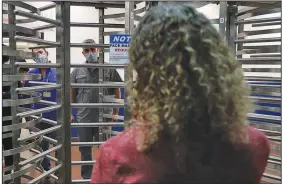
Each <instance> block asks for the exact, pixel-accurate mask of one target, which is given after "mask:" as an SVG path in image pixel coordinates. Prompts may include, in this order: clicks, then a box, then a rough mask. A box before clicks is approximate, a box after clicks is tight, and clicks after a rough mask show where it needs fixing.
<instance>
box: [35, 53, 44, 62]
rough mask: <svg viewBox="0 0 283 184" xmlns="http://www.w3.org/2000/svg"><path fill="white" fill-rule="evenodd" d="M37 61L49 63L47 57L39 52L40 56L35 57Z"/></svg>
mask: <svg viewBox="0 0 283 184" xmlns="http://www.w3.org/2000/svg"><path fill="white" fill-rule="evenodd" d="M35 62H36V63H47V57H46V56H45V55H43V54H38V56H37V57H36V59H35Z"/></svg>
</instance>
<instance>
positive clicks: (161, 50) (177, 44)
mask: <svg viewBox="0 0 283 184" xmlns="http://www.w3.org/2000/svg"><path fill="white" fill-rule="evenodd" d="M129 55H130V65H129V74H130V76H129V78H130V80H129V81H128V83H127V90H128V92H129V101H130V102H131V103H132V104H133V107H132V113H133V114H138V115H139V120H138V121H136V119H135V118H132V120H131V121H130V122H129V123H130V124H133V123H134V124H136V125H137V126H140V127H141V128H143V130H144V131H143V132H144V134H145V135H143V136H145V138H144V139H143V141H142V142H138V145H137V147H138V150H140V151H146V150H148V149H150V148H151V147H152V146H153V145H154V144H156V143H157V142H158V141H161V139H162V137H166V139H168V141H167V143H168V144H171V143H172V144H171V146H174V147H178V145H182V144H184V143H188V142H193V143H200V144H204V145H205V143H206V142H207V141H211V140H218V141H224V142H227V143H231V144H236V143H237V142H245V141H247V133H246V129H245V128H244V127H245V120H246V114H247V111H248V108H249V100H248V88H247V85H246V83H245V82H244V76H243V71H242V68H241V65H240V63H239V62H238V61H237V60H236V59H235V57H234V56H233V55H232V52H231V51H230V50H229V48H228V47H227V46H226V44H225V42H224V41H223V40H222V38H221V36H220V35H219V33H218V32H217V30H216V29H215V28H214V27H213V25H212V24H211V22H210V21H209V20H208V19H207V18H206V17H205V16H204V15H203V14H201V13H199V12H197V11H196V10H195V9H194V8H192V7H190V6H188V5H185V4H183V5H173V4H164V5H159V6H157V7H155V8H152V9H151V10H149V11H148V12H147V13H146V15H145V16H144V17H143V18H142V20H141V21H140V23H139V25H138V27H137V28H136V31H135V33H134V35H133V37H132V41H131V47H130V51H129ZM133 70H135V71H136V72H137V80H136V82H135V84H133V80H132V78H133V76H132V72H131V71H133ZM133 86H134V87H133ZM176 152H178V151H176ZM176 154H177V153H176Z"/></svg>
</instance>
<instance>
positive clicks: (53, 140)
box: [43, 136, 58, 145]
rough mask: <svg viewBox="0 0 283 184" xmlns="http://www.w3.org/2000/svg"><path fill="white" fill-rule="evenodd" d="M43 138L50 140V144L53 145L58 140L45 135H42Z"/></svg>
mask: <svg viewBox="0 0 283 184" xmlns="http://www.w3.org/2000/svg"><path fill="white" fill-rule="evenodd" d="M43 139H44V140H46V141H48V142H50V143H51V144H54V145H57V144H58V141H57V140H56V139H52V138H50V137H47V136H43Z"/></svg>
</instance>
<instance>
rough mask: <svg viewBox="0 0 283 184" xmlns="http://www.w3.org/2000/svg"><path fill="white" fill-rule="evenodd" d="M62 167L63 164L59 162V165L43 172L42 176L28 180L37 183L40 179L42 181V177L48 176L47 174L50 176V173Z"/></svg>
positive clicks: (33, 183)
mask: <svg viewBox="0 0 283 184" xmlns="http://www.w3.org/2000/svg"><path fill="white" fill-rule="evenodd" d="M61 167H62V164H58V165H57V166H55V167H53V168H51V169H50V170H49V171H45V172H44V173H43V174H41V175H40V176H38V177H37V178H35V179H33V180H31V181H29V182H28V184H35V183H38V182H39V181H41V180H42V179H44V178H46V177H47V176H49V175H50V174H52V173H54V172H56V171H57V170H58V169H60V168H61Z"/></svg>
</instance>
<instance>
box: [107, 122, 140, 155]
mask: <svg viewBox="0 0 283 184" xmlns="http://www.w3.org/2000/svg"><path fill="white" fill-rule="evenodd" d="M136 132H137V128H136V127H135V126H132V127H129V128H127V129H126V130H124V131H123V132H121V133H119V134H118V135H116V136H113V137H111V138H110V139H108V140H107V141H106V142H105V143H104V144H102V146H101V149H104V150H106V149H107V150H109V149H111V150H112V149H114V150H115V151H119V150H120V151H121V150H124V149H136V137H135V136H136Z"/></svg>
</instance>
